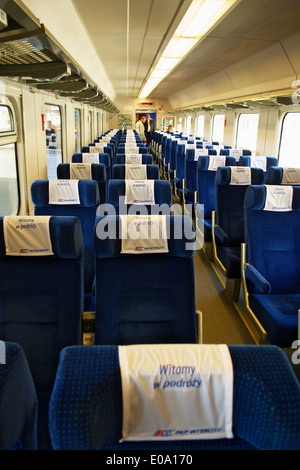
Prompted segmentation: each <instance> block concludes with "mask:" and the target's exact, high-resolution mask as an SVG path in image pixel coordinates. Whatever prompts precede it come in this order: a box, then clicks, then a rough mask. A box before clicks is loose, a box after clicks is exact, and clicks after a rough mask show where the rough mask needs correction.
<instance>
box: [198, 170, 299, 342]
mask: <svg viewBox="0 0 300 470" xmlns="http://www.w3.org/2000/svg"><path fill="white" fill-rule="evenodd" d="M200 165H201V163H200V164H199V166H200ZM202 173H203V175H202V176H204V174H205V173H206V176H207V177H206V178H205V177H203V179H202V180H201V181H202V183H204V181H205V182H206V183H205V184H207V190H206V196H205V197H206V199H205V200H204V201H205V202H204V206H203V204H200V203H197V204H196V217H197V231H198V234H199V236H200V237H201V240H202V243H203V244H204V249H205V250H207V252H208V255H209V258H210V260H211V261H213V262H214V263H215V265H216V266H218V267H219V268H220V271H221V273H222V275H223V276H224V277H225V280H226V290H227V292H228V293H229V294H230V297H231V298H232V300H234V301H236V302H237V301H239V298H240V295H241V294H242V301H243V303H244V304H245V308H246V311H247V312H248V315H249V316H248V318H247V322H248V324H250V326H251V330H252V333H253V335H254V337H255V339H256V340H257V341H258V342H266V341H267V342H269V343H271V344H276V345H279V346H281V347H291V345H292V343H293V341H295V340H297V338H298V324H299V320H298V311H299V310H300V287H299V278H300V263H299V259H300V253H299V243H297V236H298V233H299V229H300V225H299V224H300V206H299V190H300V188H299V186H297V184H298V185H299V183H300V177H299V170H297V169H283V168H281V167H270V168H269V170H268V172H267V175H266V184H264V180H265V175H264V172H263V170H262V169H260V168H250V167H241V166H228V167H222V166H221V167H218V168H217V170H216V171H215V172H211V174H210V175H208V174H209V171H206V172H203V171H202ZM282 183H283V184H282ZM209 188H210V189H209ZM199 194H200V196H201V193H199ZM277 200H278V201H277ZM206 201H208V202H207V203H206ZM207 214H209V215H210V219H209V215H207ZM207 247H208V248H207ZM211 248H212V249H211ZM210 249H211V250H210ZM241 285H242V292H241V291H240V287H241Z"/></svg>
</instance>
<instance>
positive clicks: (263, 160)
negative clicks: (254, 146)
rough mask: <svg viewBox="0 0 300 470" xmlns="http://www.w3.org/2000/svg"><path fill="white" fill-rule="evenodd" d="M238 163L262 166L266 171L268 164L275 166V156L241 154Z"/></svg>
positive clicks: (240, 164) (256, 166)
mask: <svg viewBox="0 0 300 470" xmlns="http://www.w3.org/2000/svg"><path fill="white" fill-rule="evenodd" d="M238 165H239V166H251V167H253V168H254V167H255V168H262V169H263V171H267V170H268V168H269V167H270V166H277V158H275V157H268V156H259V155H257V156H256V155H252V156H249V155H241V156H240V158H239V162H238Z"/></svg>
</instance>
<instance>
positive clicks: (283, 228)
mask: <svg viewBox="0 0 300 470" xmlns="http://www.w3.org/2000/svg"><path fill="white" fill-rule="evenodd" d="M265 198H266V187H265V186H249V187H248V189H247V191H246V195H245V208H244V211H245V242H246V244H247V263H249V264H250V266H247V268H246V279H247V287H248V289H247V290H248V294H249V304H250V308H251V309H252V311H253V312H254V314H255V316H256V317H257V318H258V320H259V321H260V323H261V324H262V326H263V327H264V329H265V330H266V332H267V339H268V341H269V342H270V343H272V344H276V345H279V346H282V347H290V346H291V345H292V342H293V341H294V340H296V339H297V327H298V309H300V262H299V260H300V244H299V233H300V187H298V186H294V187H293V206H292V207H293V210H292V211H284V212H275V211H266V210H263V208H264V205H265Z"/></svg>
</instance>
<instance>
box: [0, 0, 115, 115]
mask: <svg viewBox="0 0 300 470" xmlns="http://www.w3.org/2000/svg"><path fill="white" fill-rule="evenodd" d="M5 10H6V13H7V19H8V25H7V27H6V28H4V29H3V30H2V31H1V32H0V77H10V78H12V79H14V78H17V79H19V80H22V81H24V82H25V83H27V84H30V85H32V86H34V87H36V88H38V89H40V90H45V91H48V92H54V93H59V94H60V95H61V96H63V97H69V98H73V99H74V100H76V101H82V102H85V103H88V104H90V105H92V106H95V107H97V108H101V109H103V110H105V111H108V112H110V113H117V112H118V109H117V108H116V107H115V106H114V104H113V103H111V102H110V100H109V99H107V98H106V97H105V96H104V95H103V93H102V92H101V90H99V88H98V87H97V85H96V84H95V83H93V81H92V80H91V79H90V77H88V76H87V75H86V74H85V72H84V71H83V70H81V69H80V67H79V66H78V64H77V63H76V61H75V60H74V59H72V58H71V57H69V56H68V54H67V53H66V51H65V50H64V49H63V47H62V46H60V45H59V44H58V43H57V42H56V41H55V40H54V38H52V36H51V34H50V32H49V31H47V29H46V28H45V26H44V25H43V24H38V23H37V22H36V21H34V20H33V19H32V18H30V17H29V16H27V15H26V13H25V12H24V11H23V10H22V11H21V9H18V8H17V7H16V6H15V7H12V6H9V4H8V5H7V6H5ZM10 15H14V17H13V18H12V16H10ZM98 96H99V98H100V99H99V98H98ZM95 98H98V99H95Z"/></svg>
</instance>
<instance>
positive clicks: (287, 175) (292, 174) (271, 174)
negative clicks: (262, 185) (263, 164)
mask: <svg viewBox="0 0 300 470" xmlns="http://www.w3.org/2000/svg"><path fill="white" fill-rule="evenodd" d="M266 184H289V185H292V186H295V185H298V184H299V185H300V168H283V167H279V166H270V168H269V169H268V173H267V178H266Z"/></svg>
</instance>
